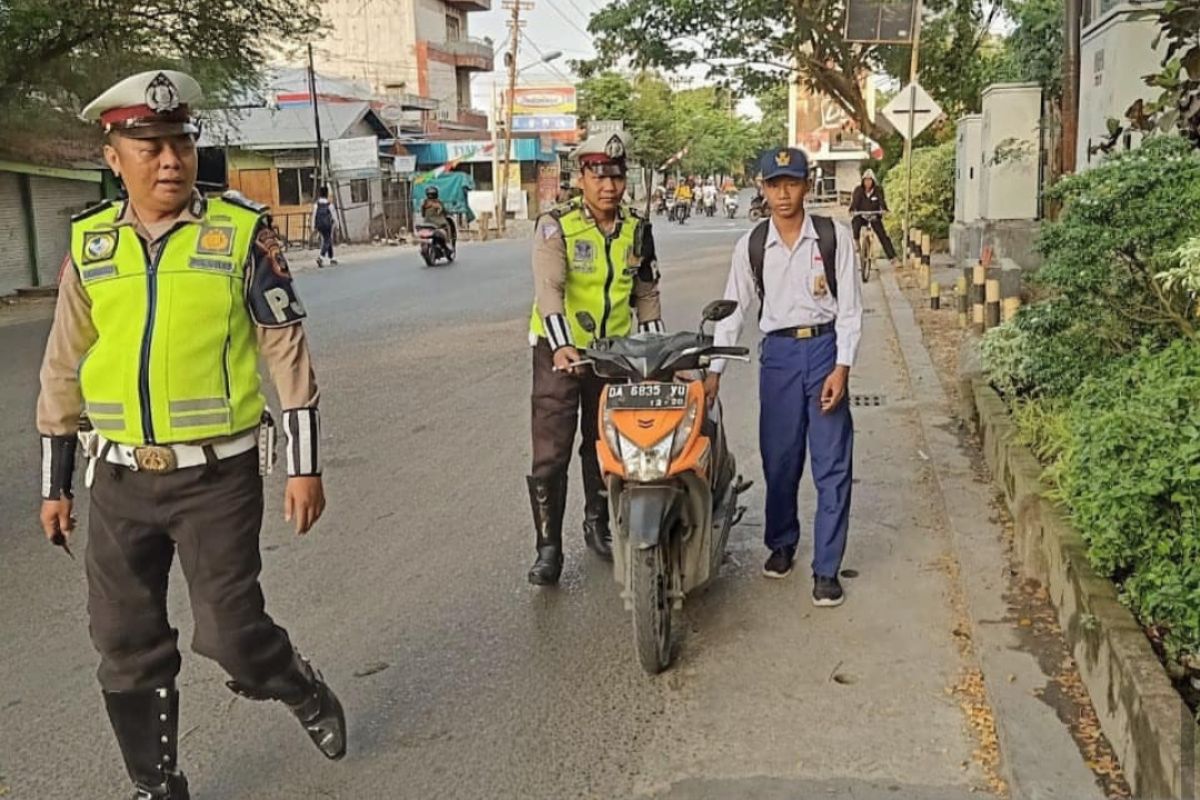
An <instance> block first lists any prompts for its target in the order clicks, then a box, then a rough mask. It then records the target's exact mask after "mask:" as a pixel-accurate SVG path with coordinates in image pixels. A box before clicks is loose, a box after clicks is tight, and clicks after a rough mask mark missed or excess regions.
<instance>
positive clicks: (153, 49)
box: [0, 0, 321, 128]
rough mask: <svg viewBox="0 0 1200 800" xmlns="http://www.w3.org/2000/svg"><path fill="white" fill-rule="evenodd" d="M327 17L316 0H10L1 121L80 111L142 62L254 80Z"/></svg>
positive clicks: (218, 86)
mask: <svg viewBox="0 0 1200 800" xmlns="http://www.w3.org/2000/svg"><path fill="white" fill-rule="evenodd" d="M320 25H321V17H320V4H319V2H318V0H237V2H229V1H228V0H4V2H0V128H11V127H13V126H15V125H19V124H24V123H27V122H28V117H29V116H30V114H31V112H32V115H33V116H38V115H44V114H46V113H49V114H56V115H58V117H59V118H60V119H61V118H65V117H73V116H74V114H75V113H76V112H77V111H78V110H79V109H80V108H81V107H82V105H83V104H84V103H86V102H87V101H88V100H90V99H91V98H93V97H95V96H96V95H98V94H99V93H100V92H102V91H103V90H104V89H106V88H107V87H108V86H110V85H111V84H113V83H114V82H116V81H117V80H119V79H120V78H123V77H126V76H128V75H129V74H131V73H135V72H137V71H139V70H146V69H153V68H156V67H171V68H177V69H182V70H186V71H187V72H189V73H191V74H192V75H194V76H195V77H196V78H197V80H199V81H200V82H201V84H202V85H203V86H204V87H205V88H206V89H207V90H209V91H210V92H212V93H214V94H216V95H218V96H219V95H220V94H222V93H223V92H225V91H228V90H230V89H232V88H234V87H241V86H248V85H253V84H254V81H255V78H256V76H257V75H259V74H260V73H261V70H262V68H263V67H264V66H265V65H266V64H267V63H268V62H270V61H272V60H277V58H278V56H279V51H278V48H279V47H281V46H282V44H284V43H289V42H291V43H295V42H298V41H300V40H303V39H304V38H306V37H308V36H310V35H311V34H313V33H314V32H316V31H317V30H319V28H320Z"/></svg>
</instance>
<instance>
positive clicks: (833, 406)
mask: <svg viewBox="0 0 1200 800" xmlns="http://www.w3.org/2000/svg"><path fill="white" fill-rule="evenodd" d="M761 169H762V177H763V182H764V184H765V186H764V188H765V193H766V198H767V202H768V203H769V204H770V208H771V217H770V219H769V220H767V221H765V222H761V223H759V227H757V228H756V229H754V230H753V231H751V232H750V233H748V234H746V235H745V236H743V237H742V238H741V240H740V241H739V242H738V243H737V245H735V246H734V251H733V263H732V266H731V267H730V270H729V280H728V283H727V284H726V288H725V297H726V299H729V300H736V301H737V302H738V309H737V311H735V312H734V314H733V315H731V316H729V317H727V318H726V319H724V320H722V321H721V322H718V323H717V326H716V329H715V330H714V333H713V337H714V341H715V342H716V344H717V345H718V346H729V345H733V344H736V343H737V340H738V337H739V335H740V334H741V330H742V323H743V321H744V319H745V313H744V312H745V309H747V308H750V307H751V305H752V303H754V301H756V300H757V301H759V308H760V313H759V328H760V329H761V330H762V332H763V333H764V334H765V338H764V339H763V342H762V346H761V350H760V361H761V369H760V371H759V403H760V413H759V440H760V441H759V447H760V450H761V451H762V460H763V474H764V477H765V478H766V483H767V507H766V522H765V527H766V530H765V539H766V545H767V548H768V549H769V550H770V551H771V555H770V557H769V558H768V559H767V563H766V565H765V566H764V567H763V572H764V574H766V575H767V576H768V577H772V578H783V577H786V576H787V575H788V574H789V573H790V572H791V570H792V562H793V559H794V558H795V553H796V545H797V543H798V542H799V539H800V523H799V519H798V516H797V505H796V495H797V493H798V491H799V487H800V476H801V473H802V471H803V468H804V454H805V449H806V446H807V449H808V452H809V454H810V456H811V464H812V472H813V482H814V483H815V484H816V487H817V510H816V521H815V524H814V526H813V561H812V570H813V595H812V596H813V603H814V604H815V605H818V606H836V605H840V604H841V603H842V601H843V599H844V595H843V592H842V587H841V584H840V582H839V581H838V571H839V569H840V567H841V563H842V556H843V554H844V553H845V550H846V532H847V529H848V527H849V522H850V487H851V483H852V478H853V473H852V466H853V455H854V423H853V421H852V420H851V418H850V404H849V402H848V399H847V393H846V386H847V382H848V379H849V375H850V367H851V366H853V364H854V359H855V356H856V354H857V352H858V344H859V340H860V339H861V337H862V285H861V283H860V282H859V277H858V271H857V270H856V269H855V263H854V260H855V255H854V239H853V237H852V236H851V234H850V231H849V229H847V228H846V226H845V225H842V224H840V223H834V222H833V221H832V220H830V219H828V218H822V217H814V216H812V215H811V214H805V212H804V197H805V195H806V194H807V193H808V159H807V157H806V156H805V155H804V152H803V151H801V150H798V149H794V148H779V149H775V150H771V151H768V152H767V153H766V154H765V155H764V156H763V159H762V163H761ZM755 262H757V268H756V267H755ZM830 262H833V263H830ZM723 368H724V364H723V363H719V362H714V364H713V365H712V369H711V371H710V373H709V376H708V378H707V384H708V385H707V387H706V389H707V390H708V393H709V394H710V395H715V393H716V391H717V390H718V389H719V387H720V381H721V370H722V369H723Z"/></svg>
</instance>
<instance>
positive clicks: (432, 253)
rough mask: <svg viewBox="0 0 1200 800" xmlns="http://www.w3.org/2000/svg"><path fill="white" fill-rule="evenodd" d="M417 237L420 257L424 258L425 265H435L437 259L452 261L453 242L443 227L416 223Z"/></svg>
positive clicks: (448, 262) (449, 262)
mask: <svg viewBox="0 0 1200 800" xmlns="http://www.w3.org/2000/svg"><path fill="white" fill-rule="evenodd" d="M417 239H418V240H419V241H420V247H421V258H423V259H424V260H425V266H427V267H432V266H436V265H437V263H438V262H439V261H445V262H446V263H447V264H452V263H454V251H455V247H454V243H453V242H451V241H450V236H449V235H448V234H447V233H446V231H445V229H443V228H439V227H437V226H436V225H425V224H418V225H417Z"/></svg>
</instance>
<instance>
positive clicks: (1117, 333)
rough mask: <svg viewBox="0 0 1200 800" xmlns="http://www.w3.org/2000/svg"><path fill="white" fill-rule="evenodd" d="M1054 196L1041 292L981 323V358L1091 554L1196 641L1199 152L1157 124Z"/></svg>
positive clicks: (1182, 648) (1173, 637) (1154, 613)
mask: <svg viewBox="0 0 1200 800" xmlns="http://www.w3.org/2000/svg"><path fill="white" fill-rule="evenodd" d="M1049 196H1050V197H1052V198H1054V199H1057V200H1059V201H1061V202H1062V203H1063V208H1064V210H1063V213H1062V215H1061V216H1060V218H1059V220H1058V221H1057V222H1053V223H1047V224H1045V225H1044V226H1043V230H1042V236H1041V240H1040V244H1039V246H1040V248H1041V250H1042V253H1043V256H1044V266H1043V267H1042V269H1041V270H1040V272H1039V273H1038V275H1037V276H1036V279H1035V284H1036V291H1037V292H1038V294H1039V296H1040V298H1041V299H1040V300H1039V301H1038V302H1035V303H1033V304H1030V305H1028V306H1026V307H1025V308H1023V309H1022V310H1021V311H1020V313H1019V314H1018V315H1017V316H1016V318H1015V319H1014V320H1013V321H1011V322H1009V323H1007V324H1005V325H1002V326H1000V327H998V328H996V329H994V330H992V331H989V332H988V334H987V335H986V336H985V337H984V341H983V345H982V359H983V366H984V372H985V374H986V375H987V377H988V378H989V379H990V381H991V382H992V384H993V386H995V387H996V388H997V389H998V390H999V391H1000V392H1001V393H1002V394H1003V395H1004V396H1005V397H1006V399H1007V400H1008V401H1009V404H1010V408H1011V409H1012V412H1013V417H1014V420H1015V422H1016V424H1017V427H1018V431H1019V436H1020V437H1021V440H1022V441H1023V442H1024V443H1026V444H1028V445H1029V446H1030V447H1031V448H1032V449H1033V451H1034V453H1035V454H1036V455H1037V456H1038V458H1039V459H1041V460H1042V462H1043V463H1044V464H1046V466H1047V469H1046V474H1045V477H1046V480H1047V481H1048V483H1049V484H1050V485H1051V487H1052V489H1051V494H1052V495H1053V496H1054V497H1055V498H1056V499H1059V500H1061V501H1062V502H1063V503H1064V504H1065V506H1066V507H1067V509H1068V511H1069V512H1070V515H1071V518H1072V520H1073V521H1074V523H1075V525H1076V526H1077V527H1078V528H1079V530H1080V533H1081V535H1082V536H1083V537H1084V539H1085V541H1086V542H1087V544H1088V555H1089V558H1090V559H1091V562H1092V564H1093V565H1094V566H1095V567H1096V569H1097V570H1098V571H1099V572H1101V573H1102V574H1104V575H1106V576H1108V577H1110V578H1112V579H1113V580H1114V581H1115V582H1116V583H1117V585H1118V587H1119V588H1120V591H1121V596H1122V599H1123V601H1124V602H1125V603H1126V604H1127V605H1128V606H1129V607H1130V608H1131V609H1132V610H1133V611H1134V613H1135V614H1136V615H1137V616H1138V618H1139V620H1140V621H1141V622H1142V623H1143V624H1144V625H1146V626H1147V627H1152V628H1154V629H1155V633H1156V636H1157V637H1160V638H1161V640H1162V641H1163V643H1164V645H1165V647H1166V650H1167V654H1168V656H1169V657H1170V658H1173V659H1179V658H1181V657H1182V656H1184V655H1189V654H1190V655H1192V656H1200V338H1198V336H1197V332H1196V325H1197V323H1198V322H1200V319H1198V317H1200V315H1198V314H1197V311H1196V295H1197V285H1198V284H1197V279H1198V277H1200V270H1197V264H1196V263H1195V259H1194V258H1193V255H1194V253H1193V245H1190V244H1188V242H1189V240H1194V239H1195V237H1197V236H1200V154H1198V153H1197V152H1196V151H1194V150H1192V149H1191V147H1190V146H1189V145H1188V143H1186V142H1184V141H1182V140H1180V139H1177V138H1172V137H1159V138H1154V139H1150V140H1148V141H1147V142H1146V143H1145V144H1144V145H1143V146H1142V147H1141V148H1139V149H1138V150H1135V151H1132V152H1129V153H1124V154H1121V155H1118V156H1115V157H1113V158H1110V159H1108V160H1106V161H1105V162H1104V163H1103V164H1101V165H1099V166H1097V167H1095V168H1093V169H1091V170H1089V171H1088V172H1086V173H1083V174H1081V175H1077V176H1073V177H1070V178H1067V179H1066V180H1064V181H1062V182H1061V183H1060V184H1059V185H1058V186H1056V187H1055V188H1054V189H1053V190H1052V191H1051V192H1050V193H1049Z"/></svg>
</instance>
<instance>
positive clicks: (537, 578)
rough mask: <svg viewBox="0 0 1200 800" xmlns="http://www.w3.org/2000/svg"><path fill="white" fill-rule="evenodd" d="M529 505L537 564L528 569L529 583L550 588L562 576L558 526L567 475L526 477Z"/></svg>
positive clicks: (564, 501)
mask: <svg viewBox="0 0 1200 800" xmlns="http://www.w3.org/2000/svg"><path fill="white" fill-rule="evenodd" d="M527 481H528V483H529V503H530V505H531V506H532V508H533V527H534V530H535V532H536V533H537V561H535V562H533V566H532V567H530V568H529V582H530V583H532V584H534V585H535V586H553V585H554V584H556V583H558V577H559V576H560V575H561V574H562V565H563V552H562V523H563V511H564V509H565V508H566V505H567V476H566V475H556V476H555V477H553V478H535V477H533V476H532V475H530V476H529V477H528V478H527Z"/></svg>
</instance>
